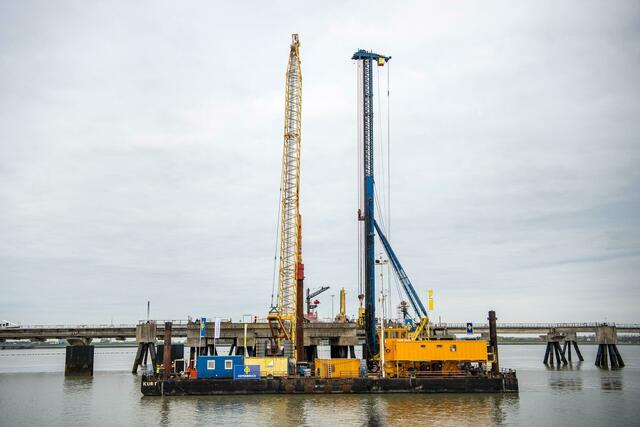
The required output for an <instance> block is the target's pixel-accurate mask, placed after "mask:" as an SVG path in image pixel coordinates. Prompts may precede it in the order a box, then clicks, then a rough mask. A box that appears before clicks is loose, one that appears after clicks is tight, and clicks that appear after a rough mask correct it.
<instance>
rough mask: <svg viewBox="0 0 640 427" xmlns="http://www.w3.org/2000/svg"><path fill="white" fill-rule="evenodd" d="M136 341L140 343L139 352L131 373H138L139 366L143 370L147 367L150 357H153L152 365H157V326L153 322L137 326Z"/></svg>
mask: <svg viewBox="0 0 640 427" xmlns="http://www.w3.org/2000/svg"><path fill="white" fill-rule="evenodd" d="M136 341H137V342H138V351H137V352H136V358H135V360H134V361H133V368H132V369H131V373H132V374H134V375H136V374H137V373H138V366H142V367H143V369H145V368H146V367H147V363H148V357H151V365H152V366H154V367H155V364H156V324H155V323H153V322H147V323H142V324H140V325H138V326H136Z"/></svg>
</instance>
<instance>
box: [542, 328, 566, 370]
mask: <svg viewBox="0 0 640 427" xmlns="http://www.w3.org/2000/svg"><path fill="white" fill-rule="evenodd" d="M563 339H564V334H560V333H557V332H555V331H552V332H549V333H548V334H547V349H546V351H545V353H544V360H543V361H542V363H544V364H545V365H551V366H554V363H553V358H554V356H555V359H556V362H557V365H558V367H560V362H562V364H563V365H566V364H568V363H569V362H567V358H566V357H565V356H564V352H563V351H562V349H561V348H560V341H562V340H563Z"/></svg>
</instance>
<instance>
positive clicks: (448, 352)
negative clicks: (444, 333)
mask: <svg viewBox="0 0 640 427" xmlns="http://www.w3.org/2000/svg"><path fill="white" fill-rule="evenodd" d="M351 59H353V60H355V61H357V63H358V89H359V90H358V120H359V123H358V127H359V132H358V134H359V155H361V156H362V157H361V159H360V160H359V161H360V162H361V164H360V170H361V172H362V176H361V180H362V181H361V183H360V184H359V185H361V194H362V196H361V197H360V200H359V204H360V206H359V209H358V220H359V221H360V222H361V225H360V227H361V230H360V231H361V232H360V236H361V241H360V242H359V245H360V250H361V253H362V254H363V256H362V258H361V271H362V280H363V282H364V286H363V291H364V292H363V294H362V295H361V296H360V300H361V303H362V301H363V302H364V307H361V308H360V312H359V320H360V323H361V324H362V326H363V327H364V329H365V336H366V345H365V346H364V355H365V358H366V359H367V366H368V369H369V371H370V372H377V371H378V370H380V371H381V374H382V376H384V377H394V378H401V377H407V376H412V375H416V373H424V374H428V373H431V372H451V373H454V372H456V373H457V372H460V373H463V372H471V371H484V370H486V369H487V367H488V362H489V361H490V360H493V359H490V354H489V352H488V351H487V342H486V341H485V340H457V339H454V338H453V337H437V336H435V335H434V334H432V331H431V329H430V327H429V315H428V313H427V310H426V309H425V307H424V305H423V304H422V301H421V299H420V297H419V295H418V293H417V292H416V290H415V288H414V287H413V285H412V284H411V281H410V280H409V277H408V275H407V274H406V272H405V270H404V269H403V267H402V265H401V264H400V260H399V259H398V257H397V256H396V254H395V252H394V250H393V248H392V247H391V244H390V243H389V241H388V240H387V238H386V237H385V234H384V233H383V230H382V227H380V225H379V224H378V222H377V221H376V219H375V209H374V206H375V202H376V199H375V194H374V192H375V188H376V187H375V179H374V138H373V137H374V120H373V108H374V107H373V105H374V104H373V68H374V63H375V64H376V65H377V66H379V67H383V66H385V65H386V64H387V63H388V62H389V60H390V59H391V57H390V56H384V55H380V54H377V53H373V52H367V51H365V50H358V51H357V52H356V53H354V54H353V57H352V58H351ZM375 235H377V236H378V239H379V240H380V242H381V244H382V246H383V247H384V250H385V252H386V254H387V256H388V258H389V261H390V263H391V265H392V267H393V271H394V273H395V276H396V277H397V279H398V280H399V282H400V283H401V285H402V289H403V291H404V293H405V294H406V296H407V298H408V300H409V304H410V306H411V308H412V309H413V311H414V312H415V315H416V317H415V319H412V320H411V321H405V324H404V325H394V326H393V327H385V328H384V333H383V332H382V330H381V328H378V327H377V325H376V311H375V310H376V307H375V303H376V292H375V271H374V269H375V248H374V244H375ZM381 324H384V322H381ZM381 343H383V345H381ZM495 362H497V360H496V361H495ZM495 365H497V363H495Z"/></svg>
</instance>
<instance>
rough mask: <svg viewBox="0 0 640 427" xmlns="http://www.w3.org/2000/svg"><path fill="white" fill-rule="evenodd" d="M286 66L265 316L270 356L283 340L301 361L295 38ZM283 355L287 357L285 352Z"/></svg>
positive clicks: (297, 51)
mask: <svg viewBox="0 0 640 427" xmlns="http://www.w3.org/2000/svg"><path fill="white" fill-rule="evenodd" d="M291 39H292V40H291V47H290V50H289V63H288V65H287V72H286V77H285V84H286V89H285V109H284V147H283V151H282V181H281V184H280V230H279V245H280V246H279V250H280V251H279V256H280V264H279V270H278V271H279V274H278V298H277V303H276V305H275V307H272V308H271V311H270V312H269V315H268V320H269V325H270V326H271V333H272V346H271V348H272V353H275V352H277V351H279V349H280V345H281V343H282V341H283V340H286V341H288V342H290V343H291V345H292V346H295V348H296V354H295V355H296V357H297V359H298V360H302V359H303V355H304V342H303V340H302V338H303V337H302V326H303V310H302V286H303V283H302V281H303V279H304V266H303V264H302V225H301V216H300V120H301V108H302V72H301V68H300V41H299V39H298V34H293V35H292V37H291ZM285 353H287V351H286V348H285Z"/></svg>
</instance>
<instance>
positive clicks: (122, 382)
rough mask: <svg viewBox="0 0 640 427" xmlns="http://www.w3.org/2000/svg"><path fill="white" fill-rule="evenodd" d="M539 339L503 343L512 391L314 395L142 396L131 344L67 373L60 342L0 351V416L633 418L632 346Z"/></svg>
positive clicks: (322, 421)
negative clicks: (563, 348)
mask: <svg viewBox="0 0 640 427" xmlns="http://www.w3.org/2000/svg"><path fill="white" fill-rule="evenodd" d="M544 349H545V347H544V346H538V345H528V346H527V345H521V346H517V345H510V346H502V347H501V350H500V354H501V359H502V365H503V367H505V368H514V369H517V371H518V377H519V381H520V394H519V395H489V394H474V395H458V394H456V395H377V396H366V395H361V396H358V395H342V396H340V395H333V396H332V395H328V396H325V395H321V396H219V397H215V396H205V397H170V398H161V397H143V396H142V395H141V394H140V391H139V390H140V378H139V377H135V376H133V375H131V374H130V373H129V372H128V371H129V370H130V369H131V364H132V363H133V358H134V353H135V349H134V348H96V355H95V359H96V360H95V372H94V377H93V378H89V379H65V378H64V374H63V370H64V349H42V350H2V351H0V425H1V426H20V425H49V426H60V425H118V426H129V425H135V426H139V425H140V426H142V425H158V424H161V425H185V426H191V425H233V424H235V425H252V426H253V425H256V426H262V425H268V426H273V425H277V426H285V425H321V426H323V425H325V426H333V427H337V426H342V425H390V426H403V427H406V426H414V425H427V424H435V425H447V426H467V425H473V426H484V425H525V426H529V425H531V426H570V425H580V426H608V425H620V426H638V425H640V346H621V347H620V350H621V353H622V357H623V359H624V361H625V363H626V365H627V366H626V367H625V368H624V369H622V370H619V371H602V370H599V369H597V368H596V367H595V366H593V362H594V360H595V352H596V349H597V347H595V346H582V347H581V349H582V352H583V354H584V356H585V362H583V363H580V364H578V363H575V362H574V363H573V364H572V365H571V366H570V367H567V368H564V369H560V370H554V369H549V368H546V367H545V366H544V365H542V363H541V361H542V357H543V356H544Z"/></svg>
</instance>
